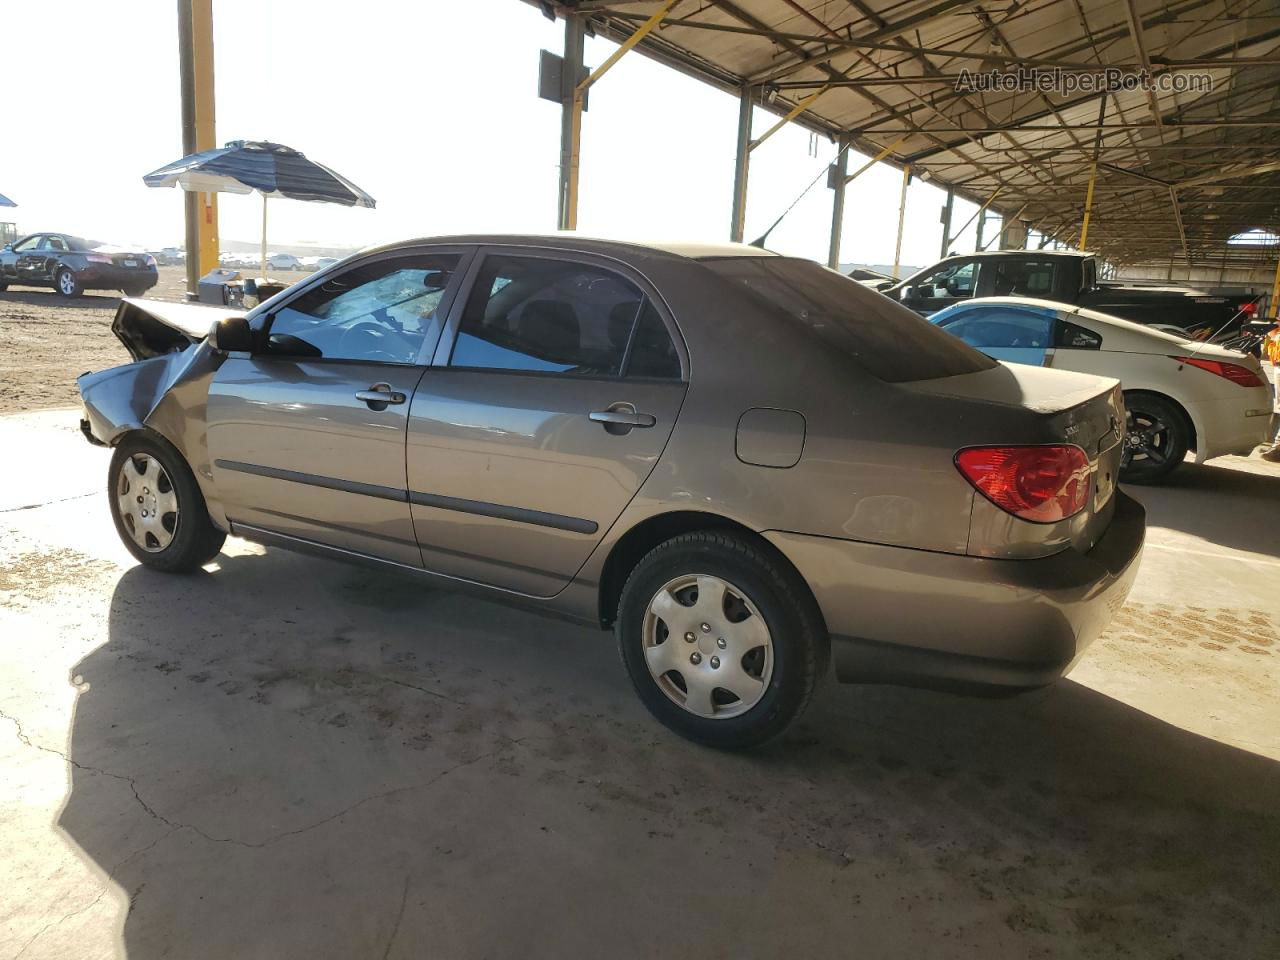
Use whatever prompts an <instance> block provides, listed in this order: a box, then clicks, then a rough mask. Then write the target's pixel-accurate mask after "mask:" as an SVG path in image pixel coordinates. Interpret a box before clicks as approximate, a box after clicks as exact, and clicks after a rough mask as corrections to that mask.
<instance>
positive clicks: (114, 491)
mask: <svg viewBox="0 0 1280 960" xmlns="http://www.w3.org/2000/svg"><path fill="white" fill-rule="evenodd" d="M107 498H108V502H109V503H110V506H111V519H112V520H114V521H115V525H116V532H117V533H119V535H120V539H121V541H122V542H123V543H124V545H125V547H126V548H128V550H129V552H130V553H132V554H133V555H134V557H135V558H137V560H138V562H140V563H142V564H144V565H146V566H148V567H152V568H153V569H156V570H163V571H165V572H166V573H188V572H190V571H193V570H196V569H199V568H200V567H202V566H204V565H205V564H206V563H208V562H209V561H210V560H212V559H213V558H214V557H216V556H217V555H218V551H219V550H221V549H222V544H223V541H225V540H226V534H224V533H223V532H222V531H221V530H219V529H218V528H217V527H215V526H214V525H213V521H211V520H210V519H209V511H208V508H207V507H206V506H205V502H204V497H203V496H202V495H201V493H200V488H199V487H198V486H197V485H196V478H195V476H194V475H193V474H192V472H191V468H190V467H189V466H187V462H186V460H184V459H183V457H182V455H181V454H180V453H178V451H177V450H176V449H174V448H173V447H172V446H171V445H170V444H169V443H167V442H165V441H163V440H161V439H159V438H155V439H153V438H152V437H149V436H146V435H144V434H134V435H133V436H129V437H126V438H125V439H124V440H122V441H121V442H120V443H119V445H118V446H117V447H116V449H115V454H114V455H113V456H112V457H111V468H110V471H109V479H108V484H107Z"/></svg>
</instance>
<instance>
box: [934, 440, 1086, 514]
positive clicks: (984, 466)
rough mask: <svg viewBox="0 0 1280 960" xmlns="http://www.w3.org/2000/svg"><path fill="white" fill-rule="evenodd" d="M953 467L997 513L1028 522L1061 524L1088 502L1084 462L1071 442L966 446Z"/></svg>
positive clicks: (957, 455) (1078, 450)
mask: <svg viewBox="0 0 1280 960" xmlns="http://www.w3.org/2000/svg"><path fill="white" fill-rule="evenodd" d="M956 468H957V469H958V470H959V471H960V472H961V473H962V474H963V475H964V478H965V479H966V480H968V481H969V482H970V483H971V484H973V486H974V487H975V488H976V489H977V491H978V492H979V493H981V494H982V495H983V496H984V497H986V498H987V499H988V500H990V501H991V502H992V503H994V504H995V505H996V506H997V507H999V508H1000V509H1001V510H1004V511H1006V512H1007V513H1011V514H1013V515H1014V516H1015V517H1021V518H1022V519H1023V520H1030V521H1031V522H1032V523H1054V522H1056V521H1058V520H1065V519H1066V518H1067V517H1072V516H1075V515H1076V514H1077V513H1079V512H1080V511H1081V510H1083V509H1084V508H1085V505H1086V504H1087V503H1088V502H1089V487H1090V482H1089V477H1090V469H1089V458H1088V456H1086V454H1085V452H1084V450H1082V449H1081V448H1080V447H1077V446H1076V445H1075V444H1069V443H1064V444H1046V445H1041V446H1034V447H968V448H966V449H964V450H961V451H960V452H959V453H957V454H956Z"/></svg>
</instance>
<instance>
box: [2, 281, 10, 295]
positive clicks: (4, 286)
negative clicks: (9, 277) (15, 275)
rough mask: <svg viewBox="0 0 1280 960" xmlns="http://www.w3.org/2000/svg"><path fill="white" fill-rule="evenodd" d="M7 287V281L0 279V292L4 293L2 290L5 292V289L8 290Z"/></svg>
mask: <svg viewBox="0 0 1280 960" xmlns="http://www.w3.org/2000/svg"><path fill="white" fill-rule="evenodd" d="M8 289H9V284H7V283H5V282H4V281H2V280H0V293H4V292H5V291H6V290H8Z"/></svg>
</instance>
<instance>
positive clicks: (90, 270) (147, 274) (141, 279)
mask: <svg viewBox="0 0 1280 960" xmlns="http://www.w3.org/2000/svg"><path fill="white" fill-rule="evenodd" d="M76 279H77V280H79V281H80V283H81V284H83V285H84V286H85V287H86V288H87V289H93V290H122V289H124V288H125V287H145V288H146V289H148V290H150V289H151V288H152V287H154V286H155V285H156V284H157V283H159V282H160V274H159V273H158V272H157V271H156V270H155V269H154V268H152V269H146V268H145V267H139V268H135V267H117V266H115V265H114V264H105V263H94V264H90V265H89V266H88V267H87V268H85V269H84V270H81V271H79V272H78V273H77V274H76Z"/></svg>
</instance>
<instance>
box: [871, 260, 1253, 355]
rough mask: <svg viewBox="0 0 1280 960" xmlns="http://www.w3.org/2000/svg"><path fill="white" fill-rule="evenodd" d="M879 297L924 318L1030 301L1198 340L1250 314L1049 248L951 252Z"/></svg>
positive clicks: (1240, 303)
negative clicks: (996, 302) (977, 300)
mask: <svg viewBox="0 0 1280 960" xmlns="http://www.w3.org/2000/svg"><path fill="white" fill-rule="evenodd" d="M880 292H881V293H883V294H885V295H886V296H888V297H892V298H893V299H895V300H898V301H900V302H901V303H902V304H904V305H905V306H908V307H910V308H911V309H912V310H914V311H916V312H917V313H920V314H923V315H924V316H926V317H927V316H929V315H930V314H932V313H936V312H937V311H939V310H941V309H942V308H943V307H947V306H950V305H951V304H953V303H956V302H957V301H960V300H967V299H968V298H970V297H1031V298H1034V299H1037V300H1053V301H1055V302H1057V303H1070V304H1074V305H1076V306H1080V307H1088V308H1089V309H1090V310H1097V311H1099V312H1100V313H1108V314H1111V315H1112V316H1114V317H1123V318H1124V319H1125V320H1132V321H1134V322H1136V323H1159V324H1165V325H1168V326H1175V327H1181V328H1182V329H1184V330H1186V331H1188V332H1191V333H1200V334H1201V335H1204V334H1203V333H1202V331H1205V329H1206V328H1208V332H1209V333H1213V332H1217V331H1219V330H1221V329H1223V328H1225V329H1227V330H1230V329H1232V328H1233V327H1238V326H1239V325H1240V323H1241V322H1242V321H1244V320H1247V319H1250V317H1249V316H1247V314H1249V313H1250V312H1251V308H1249V307H1247V306H1246V305H1247V304H1248V302H1249V298H1248V297H1241V296H1235V297H1223V296H1214V295H1212V294H1209V293H1206V292H1204V291H1202V290H1195V289H1193V288H1190V287H1181V286H1177V285H1174V284H1168V285H1160V284H1155V283H1147V282H1143V281H1133V280H1130V281H1124V280H1100V279H1098V261H1097V259H1096V258H1095V257H1094V256H1093V255H1092V254H1087V253H1069V252H1065V251H1054V250H1038V251H1033V250H1001V251H998V252H993V253H971V254H958V255H953V256H950V257H947V258H946V259H945V260H940V261H939V262H937V263H935V264H934V265H933V266H931V267H925V268H924V269H923V270H921V271H920V272H919V273H916V274H913V275H912V276H910V277H907V279H905V280H902V281H900V282H898V283H896V284H894V285H893V286H891V287H885V288H882V289H881V291H880Z"/></svg>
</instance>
